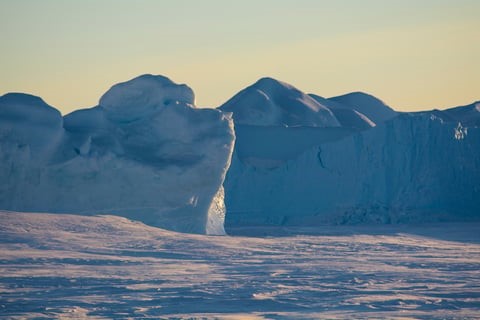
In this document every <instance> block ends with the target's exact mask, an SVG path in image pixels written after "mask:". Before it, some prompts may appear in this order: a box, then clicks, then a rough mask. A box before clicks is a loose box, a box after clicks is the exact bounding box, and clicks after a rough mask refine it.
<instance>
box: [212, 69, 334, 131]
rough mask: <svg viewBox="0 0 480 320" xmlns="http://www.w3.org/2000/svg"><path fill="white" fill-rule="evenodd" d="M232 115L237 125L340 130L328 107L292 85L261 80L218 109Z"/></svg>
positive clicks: (266, 79)
mask: <svg viewBox="0 0 480 320" xmlns="http://www.w3.org/2000/svg"><path fill="white" fill-rule="evenodd" d="M219 109H220V110H223V111H227V112H232V113H233V119H234V120H235V123H236V124H242V125H257V126H288V127H291V126H311V127H337V126H339V123H338V120H337V119H336V118H335V116H334V115H333V113H332V112H331V111H330V110H329V109H328V108H326V107H325V106H323V105H321V104H319V103H318V102H317V101H315V100H314V99H313V98H312V97H310V96H309V95H307V94H305V93H303V92H301V91H300V90H298V89H297V88H295V87H293V86H292V85H290V84H287V83H285V82H281V81H278V80H275V79H272V78H262V79H260V80H258V81H257V82H256V83H254V84H253V85H251V86H249V87H247V88H245V89H243V90H242V91H240V92H239V93H238V94H236V95H235V96H234V97H233V98H231V99H230V100H228V101H227V102H225V103H224V104H223V105H222V106H220V107H219Z"/></svg>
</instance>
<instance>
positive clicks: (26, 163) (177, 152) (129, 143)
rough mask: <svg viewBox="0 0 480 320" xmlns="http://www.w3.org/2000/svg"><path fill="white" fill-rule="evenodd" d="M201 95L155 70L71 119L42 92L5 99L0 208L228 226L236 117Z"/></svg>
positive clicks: (216, 228) (202, 229) (195, 227)
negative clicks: (204, 103)
mask: <svg viewBox="0 0 480 320" xmlns="http://www.w3.org/2000/svg"><path fill="white" fill-rule="evenodd" d="M193 103H194V95H193V91H192V90H191V89H190V88H189V87H187V86H186V85H177V84H175V83H174V82H172V81H171V80H169V79H168V78H165V77H162V76H153V75H144V76H140V77H137V78H135V79H132V80H130V81H127V82H124V83H120V84H117V85H115V86H113V87H112V88H111V89H110V90H109V91H108V92H106V93H105V94H104V95H103V96H102V98H101V99H100V103H99V105H98V106H96V107H94V108H91V109H84V110H79V111H75V112H73V113H71V114H69V115H67V116H65V117H64V118H62V117H61V115H60V113H59V112H58V111H57V110H55V109H54V108H52V107H50V106H48V105H47V104H46V103H45V102H43V101H42V100H41V99H40V98H37V97H33V96H29V95H24V94H6V95H4V96H3V97H0V124H1V127H0V178H1V181H2V184H1V185H0V208H3V209H7V210H17V211H41V212H66V213H77V214H85V215H90V214H98V213H110V214H116V215H120V216H124V217H128V218H131V219H135V220H139V221H143V222H145V223H147V224H150V225H153V226H161V227H164V228H167V229H171V230H177V231H183V232H194V233H206V232H208V233H211V234H223V233H224V230H223V219H224V217H225V212H224V211H222V210H224V208H225V207H224V205H223V188H222V183H223V180H224V177H225V173H226V170H227V169H228V166H229V164H230V157H231V153H232V149H233V142H234V132H233V124H232V121H231V119H230V117H229V116H228V115H226V114H225V113H223V112H221V111H220V110H214V109H195V108H194V106H193Z"/></svg>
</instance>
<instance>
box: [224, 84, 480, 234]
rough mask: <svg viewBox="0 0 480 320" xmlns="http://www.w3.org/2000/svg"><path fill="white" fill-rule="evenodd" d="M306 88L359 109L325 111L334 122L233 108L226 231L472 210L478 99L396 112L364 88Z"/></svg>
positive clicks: (479, 143)
mask: <svg viewBox="0 0 480 320" xmlns="http://www.w3.org/2000/svg"><path fill="white" fill-rule="evenodd" d="M311 96H312V97H313V98H315V99H316V100H317V101H318V103H319V104H322V105H323V106H324V107H325V108H329V109H330V110H338V109H342V110H348V109H350V110H351V111H355V112H357V113H355V114H356V115H357V116H356V117H355V118H352V117H350V118H348V117H347V115H348V114H347V113H346V112H348V111H346V112H345V114H344V115H345V117H342V116H339V114H336V113H335V112H332V113H333V114H334V115H335V117H337V119H338V120H339V123H340V127H323V128H318V127H309V126H300V127H295V128H285V127H284V128H282V127H278V126H263V127H258V126H245V125H243V124H242V122H237V121H238V120H237V119H238V118H236V117H235V111H234V115H233V118H234V121H235V127H236V132H237V142H236V146H235V151H234V155H233V159H232V165H231V167H230V169H229V171H228V173H227V177H226V181H225V183H224V188H225V204H226V207H227V216H226V227H227V231H228V228H232V227H239V226H261V225H276V226H278V225H287V226H313V225H320V224H357V223H410V222H432V221H465V220H471V219H477V220H478V219H479V218H480V214H479V213H480V188H479V185H478V181H480V170H478V168H480V153H479V152H478V150H480V129H479V128H478V125H477V122H475V119H478V118H476V117H477V116H478V114H479V113H478V109H479V108H478V103H474V104H472V105H469V106H465V107H460V108H453V109H448V110H446V111H438V110H432V111H425V112H413V113H401V112H396V111H394V110H393V109H391V108H390V107H388V106H387V105H386V104H384V103H383V102H381V101H380V100H379V99H377V98H375V97H373V96H371V95H368V94H364V93H353V94H348V95H345V96H341V97H337V98H332V99H324V98H321V97H319V96H315V95H311ZM238 108H240V107H238ZM230 109H231V110H235V109H236V107H235V106H231V107H230ZM352 114H353V113H352V112H350V114H349V115H350V116H351V115H352ZM362 115H363V116H362ZM287 118H288V116H287ZM362 122H363V124H362ZM459 123H460V124H459ZM340 130H341V131H340Z"/></svg>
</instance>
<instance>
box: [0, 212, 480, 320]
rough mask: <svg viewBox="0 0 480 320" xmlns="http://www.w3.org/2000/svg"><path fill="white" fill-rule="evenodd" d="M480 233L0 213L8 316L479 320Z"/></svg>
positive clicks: (1, 282) (2, 291) (3, 310)
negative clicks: (200, 224) (216, 227)
mask: <svg viewBox="0 0 480 320" xmlns="http://www.w3.org/2000/svg"><path fill="white" fill-rule="evenodd" d="M479 228H480V225H479V224H478V223H469V224H450V223H448V224H445V223H444V224H432V225H410V226H407V225H403V226H400V225H397V226H382V227H372V226H356V227H355V226H336V227H322V228H310V229H306V228H304V229H300V230H301V231H302V232H299V230H295V229H292V228H283V229H278V228H276V229H271V230H269V229H262V228H257V229H237V230H235V231H236V232H237V234H239V235H237V236H223V237H211V236H203V235H193V234H183V233H175V232H172V231H166V230H162V229H157V228H153V227H149V226H146V225H144V224H142V223H140V222H133V221H130V220H127V219H125V218H121V217H115V216H96V217H86V216H78V215H63V214H32V213H18V212H15V213H14V212H0V239H1V240H0V317H5V318H8V319H24V318H36V319H43V318H50V319H51V318H68V319H72V318H89V319H106V318H108V319H111V318H116V319H118V318H142V319H158V318H176V319H178V318H188V319H191V318H202V319H203V318H208V319H213V318H217V319H319V318H328V319H331V318H335V319H352V318H355V319H371V318H382V319H384V318H388V319H392V318H399V319H400V318H402V319H435V318H441V319H467V318H468V319H473V318H477V317H478V315H479V314H480V233H479V232H478V230H479ZM272 231H273V232H276V236H275V237H271V236H268V237H267V236H259V235H263V234H264V233H268V232H272ZM291 233H293V234H296V235H291ZM299 233H303V235H299Z"/></svg>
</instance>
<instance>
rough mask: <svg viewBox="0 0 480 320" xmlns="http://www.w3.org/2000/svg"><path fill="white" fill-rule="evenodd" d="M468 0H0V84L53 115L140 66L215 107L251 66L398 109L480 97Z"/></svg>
mask: <svg viewBox="0 0 480 320" xmlns="http://www.w3.org/2000/svg"><path fill="white" fill-rule="evenodd" d="M479 17H480V1H478V0H448V1H447V0H422V1H418V0H415V1H413V0H362V1H360V0H331V1H323V0H292V1H289V0H242V1H224V0H223V1H221V0H202V1H196V0H168V1H167V0H165V1H162V0H136V1H125V0H82V1H64V0H42V1H38V0H11V1H10V0H0V44H1V45H0V49H1V50H0V95H1V94H4V93H7V92H25V93H30V94H34V95H38V96H41V97H42V98H43V99H44V100H45V101H46V102H47V103H48V104H50V105H52V106H54V107H56V108H57V109H59V110H60V111H61V112H62V113H63V114H67V113H69V112H71V111H73V110H76V109H79V108H85V107H91V106H95V105H96V104H97V103H98V100H99V98H100V96H101V95H102V94H103V93H104V92H105V91H106V90H108V88H110V87H111V86H112V85H113V84H115V83H118V82H123V81H126V80H129V79H131V78H133V77H135V76H138V75H140V74H145V73H151V74H161V75H164V76H167V77H169V78H170V79H172V80H173V81H175V82H177V83H186V84H188V85H189V86H190V87H192V88H193V90H194V91H195V95H196V104H197V105H198V106H200V107H217V106H219V105H221V104H222V103H224V102H225V101H226V100H228V99H229V98H230V97H232V96H233V95H234V94H235V93H237V92H238V91H240V90H241V89H243V88H245V87H246V86H248V85H250V84H252V83H254V82H255V81H256V80H258V79H259V78H261V77H264V76H270V77H273V78H276V79H278V80H282V81H285V82H288V83H290V84H292V85H294V86H295V87H297V88H299V89H300V90H302V91H305V92H307V93H315V94H318V95H321V96H324V97H330V96H335V95H340V94H344V93H347V92H352V91H364V92H368V93H371V94H373V95H375V96H377V97H379V98H380V99H382V100H383V101H384V102H386V103H387V104H388V105H390V106H392V107H393V108H394V109H396V110H402V111H414V110H425V109H433V108H438V109H445V108H447V107H452V106H458V105H465V104H469V103H472V102H473V101H477V100H480V18H479Z"/></svg>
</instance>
